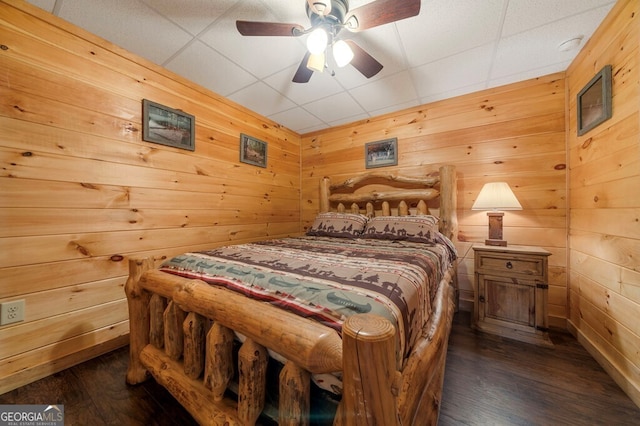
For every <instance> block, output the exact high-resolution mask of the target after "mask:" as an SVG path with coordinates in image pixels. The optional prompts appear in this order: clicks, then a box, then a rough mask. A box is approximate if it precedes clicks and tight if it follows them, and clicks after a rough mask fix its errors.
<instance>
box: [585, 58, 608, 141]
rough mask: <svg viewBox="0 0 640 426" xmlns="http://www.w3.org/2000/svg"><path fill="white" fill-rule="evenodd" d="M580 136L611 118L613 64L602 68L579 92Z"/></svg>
mask: <svg viewBox="0 0 640 426" xmlns="http://www.w3.org/2000/svg"><path fill="white" fill-rule="evenodd" d="M576 109H577V111H578V136H582V135H584V134H585V133H587V132H588V131H589V130H591V129H593V128H594V127H596V126H598V125H599V124H601V123H602V122H604V121H607V120H608V119H610V118H611V115H612V112H613V111H612V110H611V65H607V66H605V67H604V68H602V69H601V70H600V71H599V72H598V73H597V74H596V75H595V76H594V77H593V78H592V79H591V81H589V83H587V85H586V86H584V88H583V89H582V90H581V91H580V93H578V99H577V108H576Z"/></svg>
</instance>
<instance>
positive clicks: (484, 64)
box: [410, 44, 493, 98]
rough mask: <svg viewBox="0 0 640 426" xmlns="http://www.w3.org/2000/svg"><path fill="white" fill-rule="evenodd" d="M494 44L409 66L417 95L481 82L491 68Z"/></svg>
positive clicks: (443, 91)
mask: <svg viewBox="0 0 640 426" xmlns="http://www.w3.org/2000/svg"><path fill="white" fill-rule="evenodd" d="M492 54H493V44H488V45H484V46H480V47H477V48H475V49H472V50H469V51H466V52H462V53H459V54H457V55H454V56H450V57H448V58H445V59H442V60H440V61H437V62H432V63H429V64H426V65H422V66H420V67H417V68H413V69H411V70H410V73H411V78H412V79H413V81H414V82H415V85H416V88H417V90H418V94H419V96H420V98H427V97H431V96H433V95H437V94H439V93H446V92H451V91H453V90H458V89H462V88H465V87H467V86H474V85H477V84H479V83H482V82H484V81H485V80H486V79H487V78H488V76H489V70H490V69H491V57H492Z"/></svg>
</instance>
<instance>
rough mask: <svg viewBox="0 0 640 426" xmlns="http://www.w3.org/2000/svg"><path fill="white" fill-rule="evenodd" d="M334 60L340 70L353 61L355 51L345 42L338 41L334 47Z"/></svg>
mask: <svg viewBox="0 0 640 426" xmlns="http://www.w3.org/2000/svg"><path fill="white" fill-rule="evenodd" d="M333 59H334V60H335V61H336V65H338V66H339V67H340V68H342V67H344V66H345V65H347V64H348V63H349V62H351V60H352V59H353V50H351V48H350V47H349V45H348V44H347V43H346V42H345V41H344V40H338V41H337V42H335V44H334V45H333Z"/></svg>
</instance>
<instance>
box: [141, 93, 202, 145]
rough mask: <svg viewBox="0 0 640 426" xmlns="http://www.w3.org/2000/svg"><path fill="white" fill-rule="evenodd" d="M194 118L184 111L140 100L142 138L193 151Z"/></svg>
mask: <svg viewBox="0 0 640 426" xmlns="http://www.w3.org/2000/svg"><path fill="white" fill-rule="evenodd" d="M195 127H196V118H195V117H194V116H193V115H191V114H187V113H186V112H183V111H180V110H177V109H173V108H169V107H167V106H164V105H160V104H157V103H155V102H151V101H150V100H147V99H143V100H142V140H143V141H147V142H153V143H159V144H162V145H167V146H172V147H174V148H182V149H188V150H189V151H194V150H195V149H196V143H195V139H196V138H195V136H196V132H195Z"/></svg>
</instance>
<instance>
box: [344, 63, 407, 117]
mask: <svg viewBox="0 0 640 426" xmlns="http://www.w3.org/2000/svg"><path fill="white" fill-rule="evenodd" d="M349 92H350V93H351V95H352V96H353V97H354V98H355V99H356V101H358V103H359V104H360V105H362V107H363V108H364V109H365V110H366V111H371V110H379V109H382V108H386V107H389V106H393V105H399V104H402V103H404V102H409V101H412V100H414V99H417V98H418V95H417V92H416V89H415V87H414V86H413V82H412V81H411V77H410V75H409V73H408V72H406V71H402V72H399V73H397V74H395V75H392V76H389V77H386V78H383V79H380V80H377V81H373V82H371V83H367V84H364V85H362V86H359V87H356V88H354V89H351V90H350V91H349Z"/></svg>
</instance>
